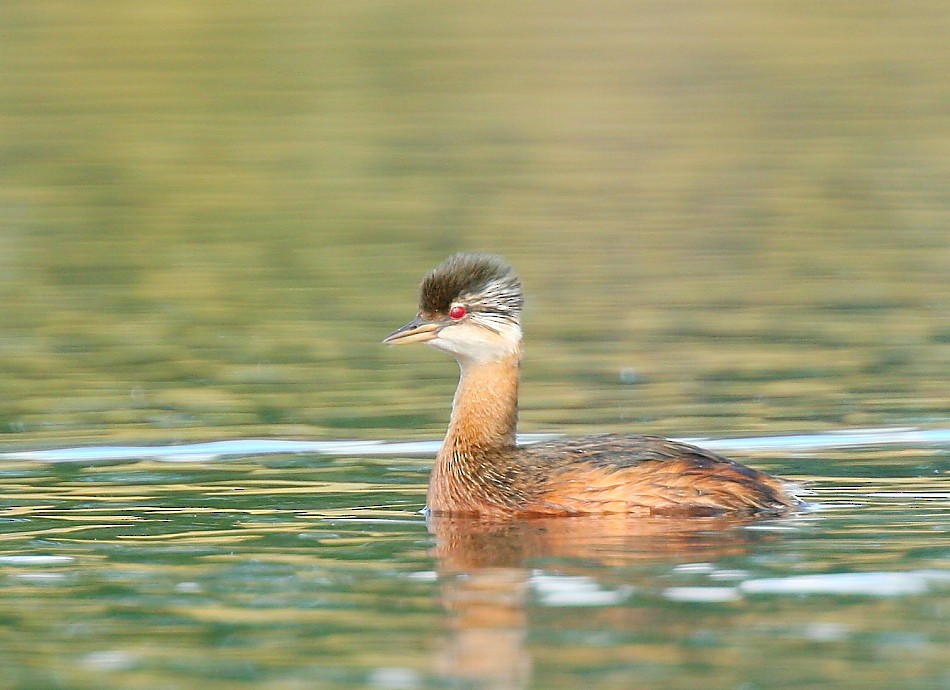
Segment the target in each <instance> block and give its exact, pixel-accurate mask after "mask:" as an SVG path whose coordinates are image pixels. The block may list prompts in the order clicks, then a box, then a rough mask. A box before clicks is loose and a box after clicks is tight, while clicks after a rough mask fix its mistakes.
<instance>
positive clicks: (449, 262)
mask: <svg viewBox="0 0 950 690" xmlns="http://www.w3.org/2000/svg"><path fill="white" fill-rule="evenodd" d="M523 304H524V298H523V296H522V293H521V282H520V281H519V280H518V276H517V275H516V274H515V272H514V270H513V269H512V268H511V266H509V265H508V264H506V263H505V262H504V261H503V260H502V259H501V258H500V257H497V256H493V255H491V254H455V255H453V256H450V257H449V258H447V259H446V260H445V261H443V262H442V263H441V264H439V266H437V267H436V268H435V269H433V270H432V271H430V272H429V274H428V275H426V277H425V278H424V279H423V281H422V285H421V286H420V287H419V311H418V313H417V314H416V318H414V319H413V320H412V321H410V322H409V323H407V324H406V325H405V326H403V327H402V328H399V329H397V330H395V331H394V332H392V333H390V334H389V335H388V336H387V337H386V339H385V340H383V342H384V343H385V344H387V345H406V344H409V343H427V344H429V345H431V346H433V347H435V348H437V349H439V350H443V351H445V352H448V353H450V354H452V355H453V356H454V357H455V358H456V359H457V360H459V362H461V363H462V364H467V363H485V362H491V361H499V360H502V359H505V358H506V357H508V356H510V355H512V354H515V353H518V352H520V348H521V309H522V306H523Z"/></svg>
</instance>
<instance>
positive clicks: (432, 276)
mask: <svg viewBox="0 0 950 690" xmlns="http://www.w3.org/2000/svg"><path fill="white" fill-rule="evenodd" d="M456 302H457V303H461V304H464V305H465V306H466V307H468V309H469V310H470V311H472V312H484V313H493V314H495V315H498V316H504V317H508V318H512V319H514V320H517V319H518V317H519V315H520V314H521V307H522V305H523V303H524V300H523V297H522V295H521V282H520V281H519V280H518V276H517V275H516V274H515V272H514V269H512V268H511V266H509V265H508V264H506V263H505V262H504V260H503V259H502V258H501V257H498V256H494V255H492V254H454V255H453V256H450V257H449V258H447V259H446V260H445V261H443V262H442V263H441V264H439V265H438V266H437V267H436V268H435V269H433V270H432V271H431V272H430V273H429V274H428V275H427V276H426V277H425V279H423V281H422V285H421V286H420V288H419V311H420V312H422V313H424V314H431V315H433V316H434V315H440V316H444V315H445V314H447V313H448V311H449V308H450V307H451V306H452V304H453V303H456Z"/></svg>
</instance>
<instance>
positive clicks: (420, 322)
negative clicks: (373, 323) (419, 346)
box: [383, 317, 439, 345]
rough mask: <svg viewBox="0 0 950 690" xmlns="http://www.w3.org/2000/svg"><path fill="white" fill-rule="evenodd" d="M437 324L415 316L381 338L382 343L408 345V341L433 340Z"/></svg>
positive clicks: (436, 332) (436, 334)
mask: <svg viewBox="0 0 950 690" xmlns="http://www.w3.org/2000/svg"><path fill="white" fill-rule="evenodd" d="M438 330H439V324H437V323H433V322H432V321H426V320H425V319H423V318H419V317H417V318H415V319H413V320H412V321H410V322H409V323H407V324H406V325H405V326H403V327H402V328H397V329H396V330H395V331H393V332H392V333H390V334H389V335H387V336H386V337H385V338H384V339H383V344H384V345H408V344H409V343H425V342H428V341H430V340H435V338H436V337H437V336H438Z"/></svg>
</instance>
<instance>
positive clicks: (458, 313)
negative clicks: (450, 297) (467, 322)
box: [449, 304, 465, 321]
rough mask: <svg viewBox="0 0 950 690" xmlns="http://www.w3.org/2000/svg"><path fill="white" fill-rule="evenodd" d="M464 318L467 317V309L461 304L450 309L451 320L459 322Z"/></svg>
mask: <svg viewBox="0 0 950 690" xmlns="http://www.w3.org/2000/svg"><path fill="white" fill-rule="evenodd" d="M463 316H465V307H463V306H462V305H461V304H456V305H455V306H454V307H452V308H451V309H449V318H450V319H454V320H456V321H458V320H459V319H461V318H462V317H463Z"/></svg>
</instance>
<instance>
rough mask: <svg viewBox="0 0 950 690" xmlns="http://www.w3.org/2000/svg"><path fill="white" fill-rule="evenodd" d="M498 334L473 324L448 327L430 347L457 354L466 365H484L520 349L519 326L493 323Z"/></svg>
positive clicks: (431, 341) (440, 332)
mask: <svg viewBox="0 0 950 690" xmlns="http://www.w3.org/2000/svg"><path fill="white" fill-rule="evenodd" d="M492 327H493V328H497V330H498V332H495V331H491V330H488V329H487V328H483V327H482V326H479V325H477V324H475V323H473V322H471V321H469V322H466V323H459V324H453V325H451V326H446V327H445V328H443V329H442V330H440V331H439V335H438V337H436V338H435V339H433V340H430V341H429V343H428V344H429V345H431V346H432V347H435V348H437V349H439V350H442V351H444V352H448V353H449V354H451V355H454V356H455V357H456V359H458V360H459V361H460V362H463V363H471V364H484V363H486V362H497V361H499V360H502V359H505V358H506V357H508V356H510V355H511V354H513V353H514V352H516V351H517V350H518V345H519V343H520V342H521V328H520V327H519V326H518V325H517V324H504V325H501V324H496V323H493V324H492Z"/></svg>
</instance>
